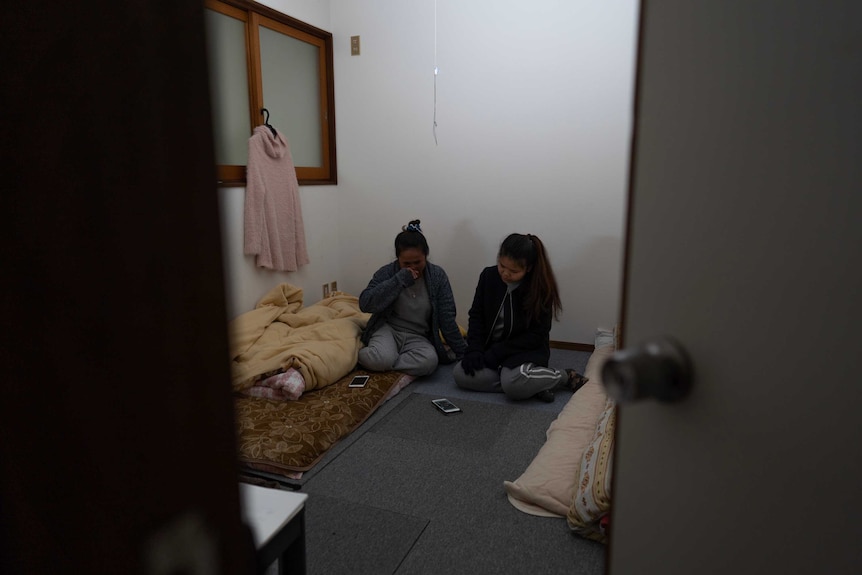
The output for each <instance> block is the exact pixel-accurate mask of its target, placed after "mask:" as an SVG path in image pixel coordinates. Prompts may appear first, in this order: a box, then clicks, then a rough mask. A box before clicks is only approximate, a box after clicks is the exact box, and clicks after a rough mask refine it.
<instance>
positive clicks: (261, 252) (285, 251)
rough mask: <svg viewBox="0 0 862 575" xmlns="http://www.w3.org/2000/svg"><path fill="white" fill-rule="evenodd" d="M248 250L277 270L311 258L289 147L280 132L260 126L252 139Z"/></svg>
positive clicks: (247, 193)
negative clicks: (273, 132) (309, 256)
mask: <svg viewBox="0 0 862 575" xmlns="http://www.w3.org/2000/svg"><path fill="white" fill-rule="evenodd" d="M243 251H244V253H245V254H246V255H254V256H257V257H256V260H255V263H256V264H257V265H258V266H259V267H262V268H267V269H271V270H276V271H288V272H292V271H296V270H297V269H299V266H302V265H305V264H307V263H308V252H307V251H306V247H305V227H304V226H303V223H302V206H301V205H300V202H299V184H298V183H297V181H296V169H295V168H294V166H293V158H291V155H290V146H288V144H287V140H285V139H284V136H283V135H282V133H281V132H279V133H278V136H273V134H272V131H271V130H270V129H269V128H268V127H266V126H258V127H256V128H255V129H254V133H253V134H252V136H251V138H249V140H248V165H247V168H246V188H245V245H244V250H243Z"/></svg>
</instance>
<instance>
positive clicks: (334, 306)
mask: <svg viewBox="0 0 862 575" xmlns="http://www.w3.org/2000/svg"><path fill="white" fill-rule="evenodd" d="M370 317H371V315H370V314H367V313H363V312H362V311H360V309H359V299H358V298H356V297H355V296H351V295H347V294H343V293H336V294H335V295H333V296H331V297H328V298H326V299H324V300H321V301H319V302H317V303H316V304H314V305H311V306H308V307H304V306H303V304H302V289H301V288H298V287H295V286H292V285H290V284H286V283H283V284H280V285H278V286H276V287H275V288H273V289H272V290H270V291H269V293H267V294H266V295H265V296H264V297H263V298H262V299H261V300H260V303H258V304H257V306H256V307H255V309H253V310H251V311H249V312H247V313H244V314H242V315H240V316H239V317H237V318H236V319H235V320H233V321H232V322H230V324H229V326H228V335H229V344H230V359H231V372H232V382H233V389H234V391H237V392H243V391H244V390H246V389H248V388H250V387H251V386H252V385H254V383H255V382H256V381H257V380H258V379H260V377H261V376H262V375H263V374H268V373H272V372H275V371H278V370H287V369H290V368H294V369H295V370H296V371H298V372H299V373H300V374H301V375H302V377H303V379H304V380H305V391H310V390H312V389H318V388H321V387H325V386H327V385H330V384H332V383H334V382H336V381H338V380H339V379H340V378H341V377H343V376H344V375H345V374H347V373H348V372H350V371H352V370H353V368H354V367H356V360H357V358H358V355H359V348H360V347H361V345H362V344H361V343H360V340H359V337H360V335H361V334H362V330H363V329H364V328H365V325H366V323H368V319H369V318H370Z"/></svg>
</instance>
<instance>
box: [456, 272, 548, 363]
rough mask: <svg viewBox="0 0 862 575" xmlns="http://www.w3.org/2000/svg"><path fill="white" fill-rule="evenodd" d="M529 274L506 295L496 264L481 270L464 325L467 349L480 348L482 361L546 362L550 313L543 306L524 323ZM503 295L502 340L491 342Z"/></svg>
mask: <svg viewBox="0 0 862 575" xmlns="http://www.w3.org/2000/svg"><path fill="white" fill-rule="evenodd" d="M528 279H529V277H526V276H525V277H524V281H523V282H522V283H521V285H519V286H518V287H517V288H516V289H515V290H514V291H513V292H512V295H511V297H510V298H506V288H507V286H506V283H505V282H504V281H503V280H502V279H501V278H500V274H499V273H498V272H497V266H490V267H487V268H485V269H484V270H482V273H481V275H480V276H479V283H478V285H476V294H475V295H474V296H473V305H472V306H471V307H470V313H469V323H468V328H467V353H470V352H471V351H481V352H483V353H484V354H485V357H486V362H485V363H486V365H487V364H488V363H489V360H488V358H489V356H490V357H491V358H492V360H493V361H495V362H496V365H500V366H503V367H510V368H511V367H517V366H519V365H521V364H523V363H533V364H535V365H540V366H547V365H548V360H549V359H550V356H551V345H550V333H551V321H552V320H553V313H552V312H551V310H547V311H545V312H543V313H542V315H541V317H539V318H538V319H537V320H534V321H533V322H531V323H529V324H527V314H526V312H525V311H524V297H525V295H526V289H527V283H528V281H527V280H528ZM504 298H506V301H505V305H506V317H505V329H504V331H503V338H504V339H503V340H502V341H498V342H491V341H490V338H491V330H492V329H493V328H494V321H495V320H496V318H497V313H498V312H499V310H500V306H501V305H502V304H503V300H504Z"/></svg>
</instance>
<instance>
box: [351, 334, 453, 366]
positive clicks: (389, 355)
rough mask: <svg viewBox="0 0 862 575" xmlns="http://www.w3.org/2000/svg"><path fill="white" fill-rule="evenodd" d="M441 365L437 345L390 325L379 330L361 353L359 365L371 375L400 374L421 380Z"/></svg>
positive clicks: (372, 335)
mask: <svg viewBox="0 0 862 575" xmlns="http://www.w3.org/2000/svg"><path fill="white" fill-rule="evenodd" d="M438 361H439V359H438V357H437V350H436V349H435V348H434V344H432V343H431V342H430V341H428V340H427V339H425V338H424V337H422V336H421V335H417V334H415V333H407V332H404V331H399V330H397V329H392V327H391V326H389V324H383V325H382V326H380V328H379V329H378V330H377V331H375V332H374V333H373V334H371V339H370V340H369V341H368V345H366V346H365V347H363V348H362V349H360V350H359V365H361V366H362V367H364V368H365V369H368V370H371V371H401V372H404V373H406V374H408V375H415V376H416V377H419V376H421V375H428V374H429V373H433V372H434V370H435V369H437V363H438Z"/></svg>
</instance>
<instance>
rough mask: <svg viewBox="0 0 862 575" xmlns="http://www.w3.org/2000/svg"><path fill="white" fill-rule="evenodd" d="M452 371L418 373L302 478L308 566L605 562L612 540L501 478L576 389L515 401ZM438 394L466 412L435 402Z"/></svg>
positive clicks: (596, 567) (435, 568) (395, 570)
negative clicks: (544, 512) (588, 533)
mask: <svg viewBox="0 0 862 575" xmlns="http://www.w3.org/2000/svg"><path fill="white" fill-rule="evenodd" d="M589 355H590V354H589V353H585V352H574V351H564V350H553V351H552V356H551V366H553V367H558V368H563V367H571V368H574V369H576V370H578V371H579V372H580V373H583V372H584V368H585V366H586V362H587V359H588V358H589ZM451 374H452V367H451V366H441V367H440V368H438V370H437V372H435V374H433V375H432V376H428V377H425V378H420V379H417V380H416V381H414V382H413V383H411V384H410V385H409V386H408V387H407V388H405V389H404V390H403V391H402V392H401V393H400V394H398V395H397V396H395V397H394V398H392V399H391V400H389V401H388V402H387V403H386V404H384V405H383V406H382V407H381V408H379V409H378V410H377V412H376V413H375V414H374V415H372V416H371V417H370V418H369V419H368V420H367V421H366V422H365V423H364V424H363V425H362V426H361V427H360V429H358V430H357V431H355V432H354V433H353V434H351V436H350V437H349V438H346V439H345V440H342V441H341V442H340V443H339V444H338V445H337V446H336V447H335V448H334V449H332V450H331V451H330V453H329V454H327V456H326V457H325V458H324V460H322V461H321V462H320V463H319V464H318V465H317V466H316V467H315V468H314V469H313V470H312V472H310V473H307V474H306V476H305V477H304V478H303V481H302V483H301V485H299V488H300V490H301V491H303V492H305V493H307V494H308V496H309V497H308V500H307V503H306V552H307V567H308V573H309V574H310V575H324V574H326V575H337V574H341V573H344V574H348V573H349V574H372V575H377V574H390V573H391V574H398V575H408V574H424V573H428V574H432V573H433V574H441V573H447V574H450V573H451V574H460V573H464V574H486V573H487V574H498V573H499V574H507V573H543V574H544V573H566V574H569V575H598V574H600V573H604V567H605V546H604V545H601V544H599V543H595V542H593V541H589V540H587V539H583V538H581V537H578V536H576V535H574V534H572V533H571V532H570V530H569V529H568V526H567V524H566V521H565V519H561V518H547V517H536V516H532V515H528V514H525V513H522V512H521V511H518V510H517V509H515V508H514V507H513V506H512V505H511V504H510V503H509V501H508V499H507V497H506V492H505V490H504V488H503V481H504V480H514V479H517V477H518V476H519V475H520V474H521V473H523V471H524V470H525V469H526V467H527V466H528V465H529V464H530V462H531V461H532V459H533V457H535V455H536V453H537V452H538V450H539V448H540V447H541V446H542V444H543V443H544V441H545V431H546V430H547V428H548V426H549V425H550V424H551V422H552V421H553V420H554V419H555V418H556V416H557V414H558V413H559V411H560V410H561V409H562V408H563V406H564V405H565V404H566V402H567V401H568V400H569V399H570V398H571V393H570V392H557V394H556V397H555V401H554V402H553V403H543V402H541V401H538V400H526V401H520V402H516V401H511V400H509V399H508V398H506V397H505V396H504V395H503V394H485V393H476V392H469V391H464V390H460V389H458V388H457V387H456V386H455V384H454V382H453V380H452V375H451ZM437 397H446V398H448V399H449V400H450V401H452V402H453V403H455V404H456V405H458V407H460V408H461V409H462V410H463V411H462V413H457V414H451V415H445V414H443V413H441V412H439V411H438V410H437V409H436V408H435V407H434V406H433V405H432V403H431V400H432V399H435V398H437ZM270 572H271V573H275V572H276V571H275V570H274V569H271V570H270Z"/></svg>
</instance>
